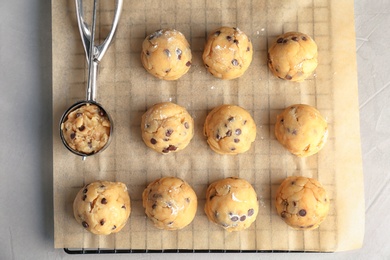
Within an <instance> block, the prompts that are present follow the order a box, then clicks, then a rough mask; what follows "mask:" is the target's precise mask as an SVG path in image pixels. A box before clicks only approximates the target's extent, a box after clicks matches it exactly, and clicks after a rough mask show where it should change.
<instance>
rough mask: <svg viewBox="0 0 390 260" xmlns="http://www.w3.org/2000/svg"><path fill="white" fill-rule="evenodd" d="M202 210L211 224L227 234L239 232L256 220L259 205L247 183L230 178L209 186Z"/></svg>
mask: <svg viewBox="0 0 390 260" xmlns="http://www.w3.org/2000/svg"><path fill="white" fill-rule="evenodd" d="M204 210H205V212H206V215H207V217H208V219H209V220H210V221H211V222H213V223H215V224H217V225H219V226H221V227H223V228H224V229H225V230H227V231H229V232H231V231H240V230H243V229H247V228H248V227H249V226H250V225H251V224H252V223H253V222H254V221H255V220H256V216H257V213H258V212H259V203H258V201H257V194H256V192H255V190H254V189H253V187H252V185H251V184H250V183H249V182H247V181H246V180H244V179H240V178H234V177H230V178H226V179H222V180H219V181H216V182H213V183H212V184H210V186H209V187H208V188H207V192H206V205H205V207H204Z"/></svg>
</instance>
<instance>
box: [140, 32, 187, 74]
mask: <svg viewBox="0 0 390 260" xmlns="http://www.w3.org/2000/svg"><path fill="white" fill-rule="evenodd" d="M141 61H142V65H143V66H144V68H145V69H146V71H148V72H149V73H150V74H152V75H153V76H155V77H157V78H160V79H165V80H176V79H178V78H180V77H181V76H183V75H184V74H186V73H187V72H188V70H189V69H190V67H191V62H192V54H191V49H190V44H189V43H188V41H187V40H186V38H185V36H184V35H183V34H182V33H181V32H179V31H177V30H175V29H160V30H158V31H156V32H154V33H152V34H151V35H149V36H148V37H146V38H145V40H144V42H143V43H142V52H141Z"/></svg>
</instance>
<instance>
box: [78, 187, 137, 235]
mask: <svg viewBox="0 0 390 260" xmlns="http://www.w3.org/2000/svg"><path fill="white" fill-rule="evenodd" d="M130 211H131V209H130V196H129V194H128V192H127V187H126V185H125V184H123V183H121V182H109V181H96V182H92V183H90V184H87V185H85V186H84V187H83V188H82V189H81V190H80V191H79V192H78V193H77V196H76V198H75V200H74V202H73V214H74V217H75V218H76V220H77V222H78V223H79V224H81V225H82V226H83V227H84V228H85V229H87V230H88V231H90V232H92V233H93V234H96V235H109V234H111V233H117V232H119V231H120V230H121V229H122V228H123V227H124V226H125V225H126V222H127V220H128V218H129V216H130Z"/></svg>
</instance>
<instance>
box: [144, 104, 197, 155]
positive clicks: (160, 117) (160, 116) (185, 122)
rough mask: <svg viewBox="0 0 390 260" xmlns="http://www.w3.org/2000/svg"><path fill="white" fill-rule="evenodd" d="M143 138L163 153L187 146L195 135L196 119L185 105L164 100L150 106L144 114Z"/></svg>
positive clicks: (147, 143) (149, 145) (150, 145)
mask: <svg viewBox="0 0 390 260" xmlns="http://www.w3.org/2000/svg"><path fill="white" fill-rule="evenodd" d="M141 131H142V139H143V141H144V142H145V144H146V145H147V146H148V147H150V148H152V149H153V150H155V151H156V152H159V153H162V154H168V153H171V152H178V151H180V150H183V149H184V148H186V147H187V145H188V144H189V143H190V141H191V139H192V137H193V136H194V120H193V119H192V117H191V115H190V114H189V113H188V112H187V110H186V109H185V108H184V107H181V106H179V105H176V104H174V103H171V102H162V103H158V104H155V105H154V106H152V107H150V108H149V109H148V110H147V111H146V112H145V113H144V114H143V116H142V121H141Z"/></svg>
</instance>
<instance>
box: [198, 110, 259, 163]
mask: <svg viewBox="0 0 390 260" xmlns="http://www.w3.org/2000/svg"><path fill="white" fill-rule="evenodd" d="M203 133H204V135H205V136H206V137H207V143H208V144H209V146H210V148H211V149H212V150H213V151H214V152H216V153H219V154H232V155H234V154H239V153H244V152H246V151H248V150H249V149H250V147H251V144H252V143H253V142H254V141H255V139H256V124H255V121H254V120H253V118H252V116H251V115H250V114H249V112H248V111H246V110H245V109H243V108H242V107H239V106H235V105H221V106H218V107H215V108H214V109H213V110H212V111H211V112H210V113H209V114H208V115H207V117H206V121H205V124H204V128H203Z"/></svg>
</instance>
